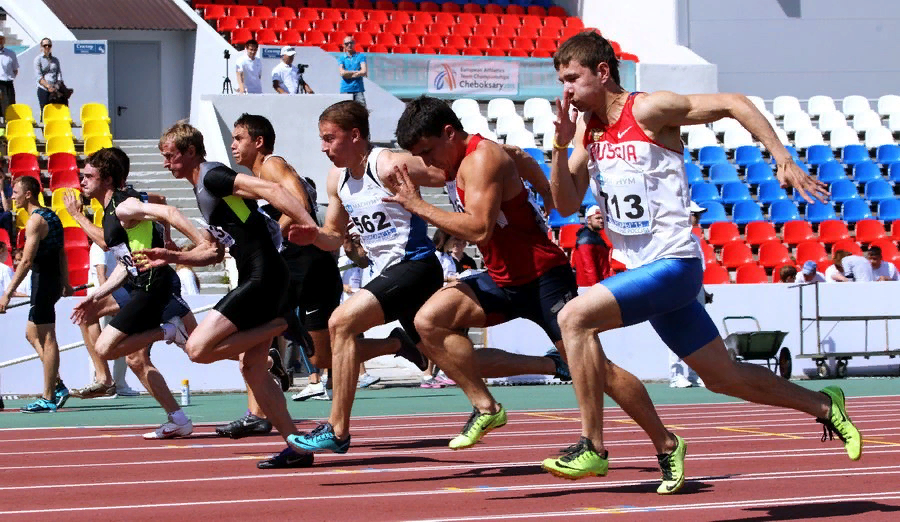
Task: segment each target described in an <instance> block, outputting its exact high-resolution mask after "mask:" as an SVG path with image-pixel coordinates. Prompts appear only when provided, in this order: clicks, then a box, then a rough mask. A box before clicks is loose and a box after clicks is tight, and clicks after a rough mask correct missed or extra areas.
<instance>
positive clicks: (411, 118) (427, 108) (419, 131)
mask: <svg viewBox="0 0 900 522" xmlns="http://www.w3.org/2000/svg"><path fill="white" fill-rule="evenodd" d="M447 125H450V126H452V127H453V128H454V129H456V130H458V131H461V130H463V126H462V122H460V121H459V117H458V116H457V115H456V113H455V112H453V109H451V108H450V105H448V104H447V102H445V101H444V100H439V99H437V98H431V97H429V96H420V97H418V98H416V99H415V100H413V101H411V102H409V103H407V104H406V109H405V110H404V111H403V114H401V115H400V120H399V121H398V122H397V143H398V144H399V145H400V146H401V147H403V148H404V149H406V150H409V149H411V148H413V147H414V146H415V145H416V143H418V142H419V140H420V139H422V138H425V137H438V136H440V135H441V134H442V133H443V132H444V127H445V126H447Z"/></svg>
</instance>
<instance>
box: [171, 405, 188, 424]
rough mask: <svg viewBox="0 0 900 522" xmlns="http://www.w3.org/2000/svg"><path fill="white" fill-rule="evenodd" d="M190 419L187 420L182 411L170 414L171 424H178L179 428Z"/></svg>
mask: <svg viewBox="0 0 900 522" xmlns="http://www.w3.org/2000/svg"><path fill="white" fill-rule="evenodd" d="M188 421H190V419H188V417H187V415H185V414H184V410H182V409H178V410H175V411H174V412H172V422H174V423H175V424H178V425H179V426H183V425H185V424H187V423H188Z"/></svg>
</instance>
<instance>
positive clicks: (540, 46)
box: [534, 38, 558, 56]
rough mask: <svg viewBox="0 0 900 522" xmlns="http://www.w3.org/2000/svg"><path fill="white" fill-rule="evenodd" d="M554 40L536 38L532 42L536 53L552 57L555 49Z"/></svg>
mask: <svg viewBox="0 0 900 522" xmlns="http://www.w3.org/2000/svg"><path fill="white" fill-rule="evenodd" d="M557 47H558V46H557V45H556V40H554V39H553V38H538V39H537V40H536V41H535V42H534V48H535V49H536V50H538V51H541V52H544V53H547V54H548V55H551V56H552V55H553V53H555V52H556V49H557Z"/></svg>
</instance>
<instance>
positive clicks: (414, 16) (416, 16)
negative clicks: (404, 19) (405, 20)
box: [409, 11, 434, 25]
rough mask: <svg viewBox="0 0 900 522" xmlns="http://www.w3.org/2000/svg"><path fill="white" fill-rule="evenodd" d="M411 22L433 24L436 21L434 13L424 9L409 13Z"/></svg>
mask: <svg viewBox="0 0 900 522" xmlns="http://www.w3.org/2000/svg"><path fill="white" fill-rule="evenodd" d="M409 23H411V24H425V25H428V24H433V23H434V15H433V14H431V13H426V12H422V11H418V12H415V13H410V14H409Z"/></svg>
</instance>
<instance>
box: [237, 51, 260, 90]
mask: <svg viewBox="0 0 900 522" xmlns="http://www.w3.org/2000/svg"><path fill="white" fill-rule="evenodd" d="M258 51H259V43H258V42H257V41H256V40H248V41H247V43H246V44H245V46H244V51H243V52H242V53H241V54H240V55H238V59H237V62H236V63H235V70H236V72H237V82H238V93H240V94H262V60H260V59H259V57H258V56H256V53H257V52H258Z"/></svg>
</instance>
